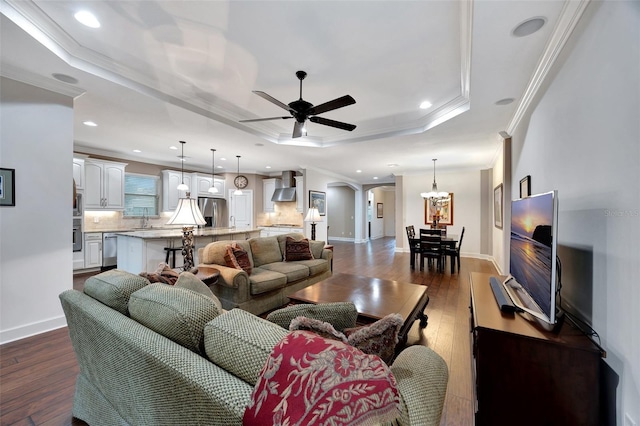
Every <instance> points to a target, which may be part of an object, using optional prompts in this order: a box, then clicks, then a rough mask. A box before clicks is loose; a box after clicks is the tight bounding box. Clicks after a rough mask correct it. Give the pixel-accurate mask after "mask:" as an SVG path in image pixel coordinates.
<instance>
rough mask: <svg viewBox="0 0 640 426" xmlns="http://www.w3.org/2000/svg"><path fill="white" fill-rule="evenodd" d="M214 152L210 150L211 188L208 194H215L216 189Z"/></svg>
mask: <svg viewBox="0 0 640 426" xmlns="http://www.w3.org/2000/svg"><path fill="white" fill-rule="evenodd" d="M215 170H216V150H215V149H213V148H211V188H209V193H210V194H217V193H218V188H216V185H215V183H216V182H215V180H216V172H215Z"/></svg>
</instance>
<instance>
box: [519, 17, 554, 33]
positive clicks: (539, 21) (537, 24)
mask: <svg viewBox="0 0 640 426" xmlns="http://www.w3.org/2000/svg"><path fill="white" fill-rule="evenodd" d="M546 22H547V18H544V17H542V16H536V17H535V18H530V19H527V20H526V21H524V22H521V23H519V24H518V25H516V27H515V28H514V29H513V31H511V34H513V35H514V36H516V37H525V36H528V35H531V34H533V33H535V32H536V31H538V30H539V29H540V28H542V27H543V26H544V24H546Z"/></svg>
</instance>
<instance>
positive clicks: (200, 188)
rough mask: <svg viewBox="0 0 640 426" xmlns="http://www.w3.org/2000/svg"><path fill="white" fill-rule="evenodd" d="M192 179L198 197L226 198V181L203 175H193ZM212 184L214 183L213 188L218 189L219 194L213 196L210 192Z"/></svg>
mask: <svg viewBox="0 0 640 426" xmlns="http://www.w3.org/2000/svg"><path fill="white" fill-rule="evenodd" d="M191 177H192V180H191V181H192V182H194V185H195V187H196V193H197V196H198V197H213V198H224V191H225V180H224V179H221V178H212V177H211V175H203V174H201V173H193V174H192V175H191ZM211 182H213V186H214V187H215V188H217V189H218V192H217V193H214V194H212V193H211V192H209V188H211ZM185 183H186V182H185Z"/></svg>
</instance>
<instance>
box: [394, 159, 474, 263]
mask: <svg viewBox="0 0 640 426" xmlns="http://www.w3.org/2000/svg"><path fill="white" fill-rule="evenodd" d="M429 173H431V174H429ZM432 173H433V172H432V171H431V172H428V171H426V172H425V174H424V175H415V176H403V179H402V181H403V184H402V200H403V203H404V205H403V213H404V223H403V225H402V230H403V232H402V235H396V240H397V241H399V240H400V239H403V241H405V242H406V239H407V236H406V232H405V231H404V229H405V227H406V226H409V225H413V226H414V227H415V228H416V229H420V228H425V227H426V224H425V221H424V199H423V198H422V197H421V196H420V193H421V192H425V191H429V190H431V184H432V181H433V174H432ZM436 181H437V182H438V188H439V189H440V190H442V191H448V192H450V193H451V192H452V193H453V226H449V227H448V229H447V232H448V233H450V234H455V235H460V234H461V232H462V227H463V226H464V227H465V231H464V240H463V242H462V255H463V256H474V257H482V255H480V225H481V215H480V205H481V203H480V194H481V177H480V170H476V171H466V170H464V171H457V172H440V171H438V172H437V174H436ZM396 219H397V220H402V218H401V217H397V218H396ZM404 247H406V244H405V245H404ZM406 250H408V249H406Z"/></svg>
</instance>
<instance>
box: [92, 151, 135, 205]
mask: <svg viewBox="0 0 640 426" xmlns="http://www.w3.org/2000/svg"><path fill="white" fill-rule="evenodd" d="M125 167H126V164H125V163H115V162H113V161H104V160H94V159H89V158H87V159H86V160H85V161H84V208H85V210H124V169H125Z"/></svg>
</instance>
